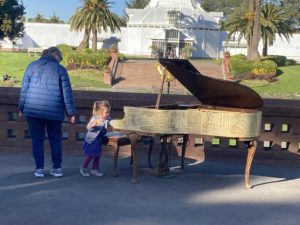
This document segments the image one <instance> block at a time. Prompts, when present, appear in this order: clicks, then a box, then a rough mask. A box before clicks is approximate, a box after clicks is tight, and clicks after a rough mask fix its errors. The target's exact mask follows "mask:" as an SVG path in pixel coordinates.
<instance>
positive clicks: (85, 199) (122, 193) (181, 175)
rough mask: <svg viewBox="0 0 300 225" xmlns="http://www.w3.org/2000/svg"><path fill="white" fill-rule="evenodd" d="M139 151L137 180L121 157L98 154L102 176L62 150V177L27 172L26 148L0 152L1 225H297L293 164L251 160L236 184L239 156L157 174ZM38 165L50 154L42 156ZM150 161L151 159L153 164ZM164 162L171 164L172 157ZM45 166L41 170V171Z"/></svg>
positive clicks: (298, 187) (299, 192)
mask: <svg viewBox="0 0 300 225" xmlns="http://www.w3.org/2000/svg"><path fill="white" fill-rule="evenodd" d="M145 159H146V156H144V155H140V161H139V173H138V183H137V184H131V182H130V180H131V167H130V165H129V158H128V157H125V156H124V157H123V158H121V159H120V160H119V176H118V177H113V176H112V157H111V156H110V155H107V154H106V155H105V156H104V157H103V158H102V160H101V168H102V171H103V172H104V174H105V176H104V177H82V176H81V175H80V174H79V171H78V170H79V167H80V164H81V162H82V160H83V157H82V156H81V155H75V154H70V153H68V154H67V155H64V163H63V168H64V172H65V176H64V177H63V178H53V177H50V175H48V174H47V176H46V177H45V178H42V179H37V178H35V177H34V176H33V159H32V156H31V154H29V153H22V154H4V153H1V154H0V165H1V168H2V170H1V173H0V224H1V225H21V224H22V225H25V224H26V225H29V224H30V225H41V224H43V225H52V224H53V225H54V224H55V225H62V224H64V225H83V224H85V225H183V224H194V225H195V224H196V225H198V224H203V225H218V224H222V225H296V224H297V225H298V224H299V223H300V213H299V208H300V207H299V206H300V179H299V178H300V169H299V168H286V167H274V166H273V167H272V166H264V165H255V164H254V165H253V166H252V171H251V174H252V175H251V177H250V181H251V184H252V185H253V186H254V187H253V189H251V190H247V189H246V188H245V187H244V177H243V173H244V164H243V163H241V162H228V161H227V162H222V161H218V162H216V161H205V162H202V163H198V162H193V161H191V160H190V161H188V162H187V163H190V165H188V166H187V167H186V170H185V172H182V171H180V170H179V169H177V168H176V167H172V169H171V176H168V177H166V178H160V177H157V176H156V175H154V174H153V173H152V172H151V171H150V170H149V169H147V168H146V167H147V163H146V160H145ZM46 164H47V166H46V168H47V169H49V167H50V156H49V155H47V156H46ZM153 164H154V165H155V163H153ZM171 165H172V166H175V165H179V161H177V160H175V159H173V160H172V161H171ZM47 172H48V171H47Z"/></svg>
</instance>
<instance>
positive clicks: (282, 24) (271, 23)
mask: <svg viewBox="0 0 300 225" xmlns="http://www.w3.org/2000/svg"><path fill="white" fill-rule="evenodd" d="M261 13H262V15H261V37H262V41H263V50H262V55H263V56H267V55H268V46H272V45H273V43H274V41H275V37H276V33H278V34H279V36H280V37H281V38H282V36H283V37H284V38H285V39H286V40H287V41H289V40H290V37H291V36H292V33H293V29H292V26H291V25H290V24H289V18H288V17H287V16H286V13H285V12H284V11H283V9H282V8H280V7H278V6H276V5H274V4H270V3H266V4H264V5H263V7H262V11H261Z"/></svg>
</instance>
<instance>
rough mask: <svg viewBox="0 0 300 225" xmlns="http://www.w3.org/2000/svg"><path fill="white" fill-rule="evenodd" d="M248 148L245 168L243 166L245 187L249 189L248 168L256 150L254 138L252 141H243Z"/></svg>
mask: <svg viewBox="0 0 300 225" xmlns="http://www.w3.org/2000/svg"><path fill="white" fill-rule="evenodd" d="M245 143H246V145H247V148H248V155H247V162H246V168H245V185H246V188H248V189H250V188H251V185H250V182H249V176H250V169H251V165H252V161H253V158H254V155H255V152H256V146H257V143H256V140H253V141H246V142H245Z"/></svg>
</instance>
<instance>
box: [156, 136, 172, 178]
mask: <svg viewBox="0 0 300 225" xmlns="http://www.w3.org/2000/svg"><path fill="white" fill-rule="evenodd" d="M168 140H169V141H170V136H168V135H165V136H161V152H160V156H159V165H158V169H157V175H158V176H165V175H167V174H168V173H169V170H170V168H169V154H170V151H171V145H172V143H171V141H170V142H168Z"/></svg>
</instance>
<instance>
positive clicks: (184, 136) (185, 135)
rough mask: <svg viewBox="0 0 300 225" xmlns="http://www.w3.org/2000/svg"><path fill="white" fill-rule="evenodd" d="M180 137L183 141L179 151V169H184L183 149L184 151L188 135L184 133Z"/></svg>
mask: <svg viewBox="0 0 300 225" xmlns="http://www.w3.org/2000/svg"><path fill="white" fill-rule="evenodd" d="M182 138H183V142H182V151H181V169H182V170H184V159H185V151H186V146H187V142H188V139H189V135H188V134H184V135H183V137H182Z"/></svg>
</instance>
